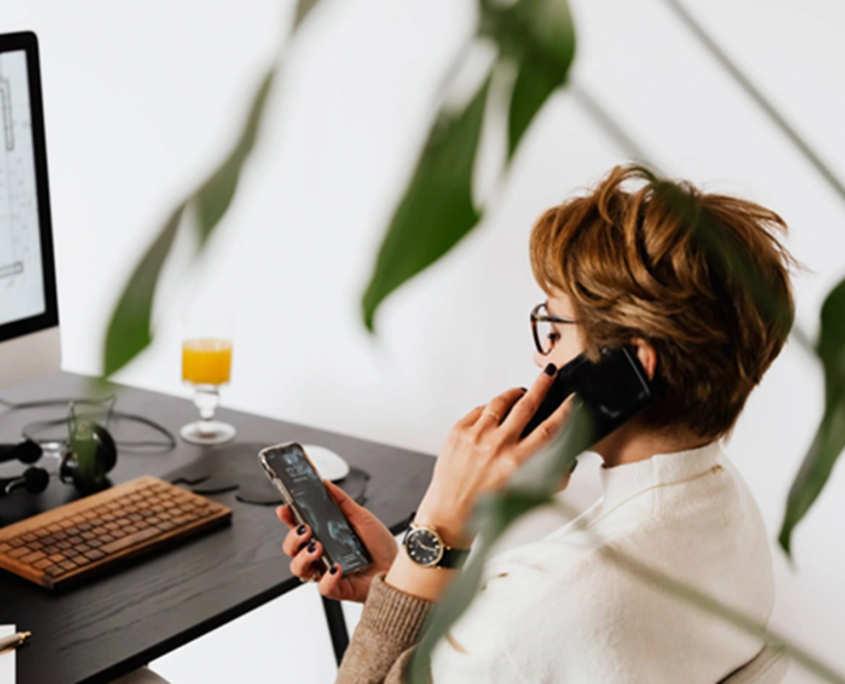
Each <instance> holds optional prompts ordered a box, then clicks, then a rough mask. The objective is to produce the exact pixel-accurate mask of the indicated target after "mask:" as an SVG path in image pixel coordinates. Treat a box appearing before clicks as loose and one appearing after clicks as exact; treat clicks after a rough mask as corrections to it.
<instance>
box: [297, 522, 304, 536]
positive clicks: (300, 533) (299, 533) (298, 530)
mask: <svg viewBox="0 0 845 684" xmlns="http://www.w3.org/2000/svg"><path fill="white" fill-rule="evenodd" d="M296 533H297V534H298V535H299V536H300V537H301V536H302V535H303V534H305V525H300V526H299V527H297V528H296Z"/></svg>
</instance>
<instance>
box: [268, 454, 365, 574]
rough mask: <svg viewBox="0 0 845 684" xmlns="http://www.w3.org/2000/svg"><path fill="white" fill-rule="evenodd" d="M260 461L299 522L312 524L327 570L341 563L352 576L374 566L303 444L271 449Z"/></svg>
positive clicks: (321, 559) (314, 536)
mask: <svg viewBox="0 0 845 684" xmlns="http://www.w3.org/2000/svg"><path fill="white" fill-rule="evenodd" d="M258 460H259V461H260V462H261V465H262V467H263V468H264V472H265V474H266V475H267V477H268V478H270V482H272V483H273V485H274V486H275V487H276V489H277V490H278V491H279V493H280V494H281V495H282V499H283V500H284V502H285V504H286V505H288V506H289V507H290V510H291V512H292V513H293V516H294V518H295V519H296V521H297V522H298V523H299V524H303V523H304V524H306V525H308V526H309V527H310V528H311V531H312V533H313V538H314V539H316V540H317V541H318V542H320V544H322V546H323V555H322V556H321V557H320V562H321V563H322V564H323V566H324V567H325V569H327V570H328V569H329V568H331V567H332V566H333V565H334V564H335V563H338V564H339V565H340V567H341V570H342V571H343V574H344V575H349V574H353V573H356V572H361V571H362V570H364V569H366V568H368V567H369V566H370V564H371V563H372V559H371V558H370V554H369V553H368V552H367V548H366V547H365V546H364V544H363V542H362V541H361V539H360V538H359V537H358V535H357V534H355V530H353V529H352V526H351V525H350V524H349V522H348V521H347V520H346V517H345V516H344V515H343V512H342V511H341V510H340V508H339V507H338V505H337V503H335V500H334V499H333V498H332V495H331V493H330V492H329V490H328V489H327V488H326V485H324V484H323V481H322V479H320V475H319V473H318V472H317V469H316V468H315V467H314V465H313V463H311V460H310V459H309V458H308V455H307V454H306V453H305V450H304V449H303V448H302V446H301V445H299V444H297V443H296V442H288V443H286V444H277V445H276V446H271V447H267V448H266V449H262V450H261V451H260V452H259V454H258Z"/></svg>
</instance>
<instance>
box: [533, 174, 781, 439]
mask: <svg viewBox="0 0 845 684" xmlns="http://www.w3.org/2000/svg"><path fill="white" fill-rule="evenodd" d="M630 182H635V183H637V185H638V187H634V188H633V189H630V190H629V189H626V188H625V187H623V185H626V184H628V183H630ZM785 232H786V224H785V223H784V221H783V219H781V218H780V216H778V215H777V214H776V213H774V212H773V211H771V210H769V209H766V208H764V207H762V206H760V205H758V204H754V203H752V202H748V201H745V200H742V199H738V198H735V197H728V196H724V195H715V194H706V193H703V192H701V191H699V190H697V189H696V188H694V187H693V186H692V185H691V184H689V183H685V182H684V183H671V182H669V181H665V180H662V179H660V178H657V177H656V176H655V175H654V174H653V173H651V172H650V171H648V170H647V169H645V168H643V167H639V166H629V167H620V166H617V167H616V168H614V169H613V170H612V171H611V172H610V173H609V174H608V175H607V177H606V178H605V179H604V180H602V181H601V182H600V183H599V184H598V186H597V187H596V188H595V189H594V190H592V191H591V192H590V193H589V194H587V195H585V196H579V197H574V198H572V199H569V200H567V201H566V202H564V203H563V204H561V205H560V206H557V207H554V208H552V209H549V210H548V211H547V212H546V213H545V214H543V216H541V217H540V219H539V220H538V221H537V223H536V225H535V226H534V230H533V232H532V234H531V265H532V268H533V270H534V276H535V278H536V279H537V282H538V283H539V284H540V286H541V287H542V288H543V289H544V290H545V291H546V293H547V294H549V295H551V296H554V293H555V290H557V291H559V292H562V293H564V294H566V295H569V296H570V297H571V298H572V300H573V303H574V305H575V314H576V317H577V318H578V321H579V323H581V324H582V326H581V327H582V331H583V337H584V341H585V345H586V353H587V355H588V356H590V357H591V358H593V359H595V358H597V356H598V353H599V352H598V350H599V348H600V347H602V346H621V345H626V344H630V343H632V342H633V341H634V340H635V339H637V338H643V339H645V340H646V341H647V342H649V343H650V344H651V345H652V346H653V347H654V348H655V350H656V352H657V358H658V362H657V363H658V368H657V373H658V375H659V376H660V379H661V383H662V385H663V388H664V394H663V396H662V398H661V399H660V400H659V401H658V402H657V403H656V404H655V405H653V406H652V407H650V408H649V409H648V410H647V411H646V412H644V413H643V414H642V416H641V418H640V420H641V424H643V425H644V426H645V427H648V428H652V429H656V430H667V431H681V432H684V433H691V434H693V435H696V436H698V437H702V438H716V437H719V436H722V435H724V434H726V433H728V432H729V431H730V430H731V428H732V427H733V425H734V423H735V421H736V419H737V417H738V416H739V413H740V411H742V407H743V406H744V405H745V401H746V399H747V398H748V395H749V394H750V393H751V390H752V389H753V388H754V386H755V385H756V384H757V383H758V382H759V381H760V379H761V378H762V376H763V373H764V372H765V371H766V369H768V367H769V365H770V364H771V363H772V361H773V360H774V359H775V357H777V355H778V353H780V350H781V348H782V347H783V344H784V342H785V341H786V338H787V336H788V334H789V330H790V328H791V327H792V320H793V318H794V303H793V300H792V290H791V286H790V282H789V267H790V266H791V265H793V264H794V261H793V260H792V258H791V256H790V255H789V253H788V252H787V251H786V249H785V248H784V247H783V245H782V244H781V243H780V242H779V241H778V239H777V238H776V236H775V234H776V233H783V234H785Z"/></svg>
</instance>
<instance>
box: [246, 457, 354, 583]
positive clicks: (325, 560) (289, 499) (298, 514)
mask: <svg viewBox="0 0 845 684" xmlns="http://www.w3.org/2000/svg"><path fill="white" fill-rule="evenodd" d="M293 446H295V447H298V448H299V450H300V451H301V452H302V454H303V455H304V456H305V459H306V460H307V461H308V464H309V465H310V466H311V468H312V469H313V470H314V472H315V473H316V472H319V471H317V469H316V468H315V467H314V463H313V462H312V461H311V459H310V458H309V457H308V453H307V452H306V451H305V449H303V448H302V446H301V445H300V444H298V443H296V442H286V443H284V444H276V445H273V446H270V447H267V448H266V449H262V450H261V451H260V452H259V453H258V460H259V462H260V463H261V466H262V468H263V469H264V473H265V474H266V475H267V477H268V478H269V480H270V482H271V483H272V484H273V486H274V487H275V488H276V489H277V490H278V492H279V494H281V496H282V500H283V501H284V502H285V505H287V506H288V507H289V508H290V510H291V512H292V513H293V517H294V519H295V520H296V522H297V524H299V525H303V524H305V525H307V524H309V522H308V520H306V519H305V517H304V516H303V515H302V511H301V510H300V509H299V506H297V504H296V501H295V500H294V498H293V496H292V495H291V493H290V492H289V491H288V489H287V487H286V486H285V483H284V482H283V481H282V479H281V477H279V476H278V475H277V474H276V472H275V471H274V470H273V467H272V465H270V463H269V462H268V460H267V454H268V453H269V452H271V451H275V450H279V449H287V448H290V447H293ZM321 484H322V481H321ZM323 486H324V487H325V484H323ZM328 494H329V497H330V498H331V492H329V493H328ZM341 515H342V513H341ZM344 520H345V517H344ZM347 523H348V521H347ZM311 527H312V538H314V539H317V541H320V539H319V538H318V537H317V535H316V534H315V533H314V532H313V525H311ZM349 527H350V528H351V527H352V526H351V525H349ZM356 536H357V535H356ZM359 541H360V539H359ZM360 543H361V547H362V548H363V549H364V550H365V551H366V547H365V546H364V543H363V542H360ZM320 562H321V563H322V564H323V567H324V568H325V569H326V570H328V569H330V568H331V567H332V566H333V565H334V560H333V559H332V558H331V557H330V556H329V554H328V552H327V551H326V545H325V544H323V553H322V555H321V556H320ZM369 567H370V563H368V564H367V565H362V566H360V567H357V568H353V569H351V570H348V571H347V570H344V574H345V575H354V574H357V573H359V572H363V571H364V570H366V569H367V568H369Z"/></svg>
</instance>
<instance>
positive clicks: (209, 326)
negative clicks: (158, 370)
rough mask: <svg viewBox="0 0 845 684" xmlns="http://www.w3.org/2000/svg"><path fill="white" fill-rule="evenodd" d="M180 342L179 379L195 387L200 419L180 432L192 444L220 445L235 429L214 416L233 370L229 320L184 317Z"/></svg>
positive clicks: (226, 440) (233, 435)
mask: <svg viewBox="0 0 845 684" xmlns="http://www.w3.org/2000/svg"><path fill="white" fill-rule="evenodd" d="M183 340H184V341H183V342H182V380H183V381H185V382H189V383H191V384H192V385H193V386H194V405H195V406H196V407H197V409H198V410H199V414H200V419H199V420H197V421H195V422H193V423H188V424H187V425H185V426H183V427H182V429H181V430H180V431H179V434H180V435H181V436H182V439H184V440H185V441H186V442H191V443H192V444H223V443H224V442H228V441H229V440H231V439H233V438H234V437H235V434H236V430H235V428H234V427H233V426H231V425H229V424H228V423H224V422H222V421H219V420H215V419H214V415H215V413H216V411H217V407H218V406H220V385H224V384H227V383H228V382H229V378H230V375H231V371H232V335H231V323H230V322H229V321H226V320H220V319H217V318H213V317H212V318H194V317H191V318H187V319H185V336H184V338H183Z"/></svg>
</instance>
